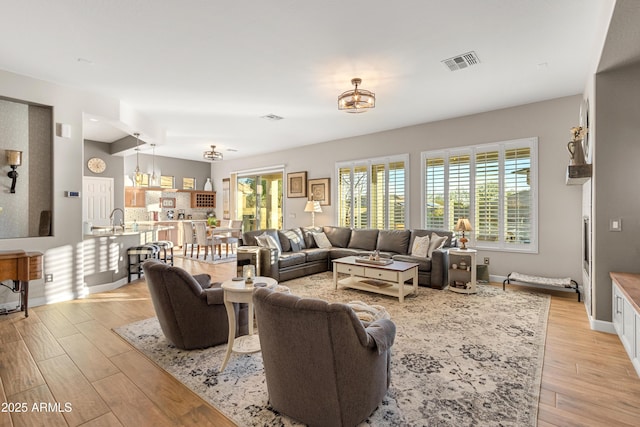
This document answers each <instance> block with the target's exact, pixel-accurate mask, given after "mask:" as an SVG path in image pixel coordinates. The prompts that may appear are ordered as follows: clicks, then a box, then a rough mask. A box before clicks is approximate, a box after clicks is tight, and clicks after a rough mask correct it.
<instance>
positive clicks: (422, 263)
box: [392, 255, 431, 271]
mask: <svg viewBox="0 0 640 427" xmlns="http://www.w3.org/2000/svg"><path fill="white" fill-rule="evenodd" d="M392 258H393V259H394V260H395V261H402V262H414V263H416V264H418V270H420V271H431V258H425V257H421V256H412V255H394V256H393V257H392Z"/></svg>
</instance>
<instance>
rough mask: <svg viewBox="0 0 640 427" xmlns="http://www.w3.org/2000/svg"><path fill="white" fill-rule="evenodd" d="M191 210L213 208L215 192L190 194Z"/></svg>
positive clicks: (214, 205)
mask: <svg viewBox="0 0 640 427" xmlns="http://www.w3.org/2000/svg"><path fill="white" fill-rule="evenodd" d="M191 207H192V208H215V207H216V192H215V191H193V192H192V193H191Z"/></svg>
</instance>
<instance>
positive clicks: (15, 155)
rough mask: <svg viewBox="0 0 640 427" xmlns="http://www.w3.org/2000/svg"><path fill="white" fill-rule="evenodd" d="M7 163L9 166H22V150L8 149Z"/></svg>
mask: <svg viewBox="0 0 640 427" xmlns="http://www.w3.org/2000/svg"><path fill="white" fill-rule="evenodd" d="M6 151H7V163H8V164H9V166H20V165H21V164H22V151H16V150H6Z"/></svg>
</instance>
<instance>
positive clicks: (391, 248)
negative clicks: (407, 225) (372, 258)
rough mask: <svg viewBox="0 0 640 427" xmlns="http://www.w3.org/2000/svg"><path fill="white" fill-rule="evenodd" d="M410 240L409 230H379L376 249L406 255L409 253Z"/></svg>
mask: <svg viewBox="0 0 640 427" xmlns="http://www.w3.org/2000/svg"><path fill="white" fill-rule="evenodd" d="M410 238H411V231H409V230H380V232H379V233H378V245H377V247H376V249H377V250H379V251H384V252H394V253H397V254H403V255H406V254H408V253H409V239H410Z"/></svg>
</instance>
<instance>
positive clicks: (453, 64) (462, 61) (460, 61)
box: [442, 51, 480, 71]
mask: <svg viewBox="0 0 640 427" xmlns="http://www.w3.org/2000/svg"><path fill="white" fill-rule="evenodd" d="M442 63H443V64H444V65H446V66H447V67H449V70H451V71H456V70H461V69H463V68H467V67H471V66H473V65H478V64H479V63H480V58H478V55H477V54H476V53H475V52H474V51H471V52H467V53H463V54H462V55H458V56H454V57H453V58H449V59H445V60H444V61H442Z"/></svg>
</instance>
